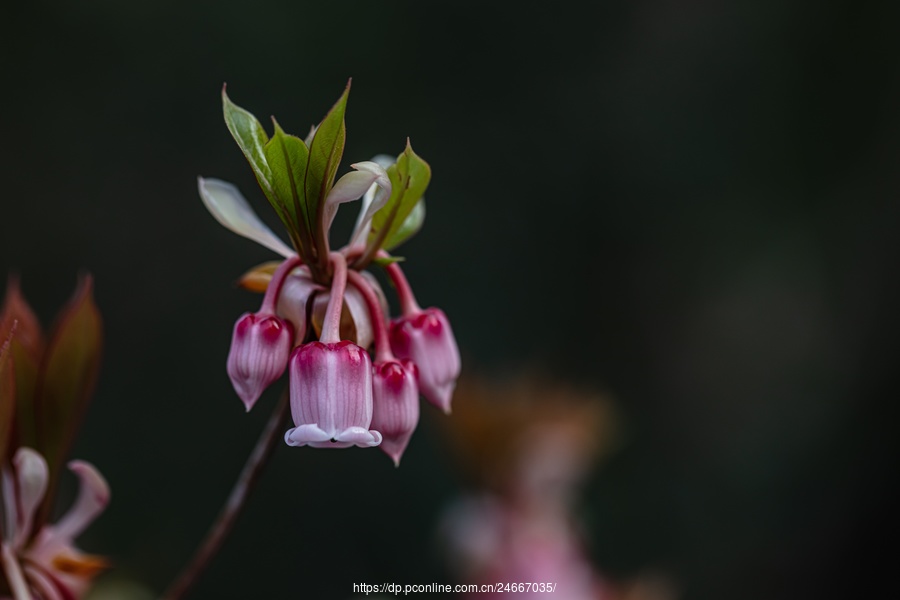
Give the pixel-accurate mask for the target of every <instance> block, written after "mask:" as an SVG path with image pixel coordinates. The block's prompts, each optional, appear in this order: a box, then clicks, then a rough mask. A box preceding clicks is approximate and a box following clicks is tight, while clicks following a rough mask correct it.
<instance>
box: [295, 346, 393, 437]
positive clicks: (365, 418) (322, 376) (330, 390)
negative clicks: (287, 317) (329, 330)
mask: <svg viewBox="0 0 900 600" xmlns="http://www.w3.org/2000/svg"><path fill="white" fill-rule="evenodd" d="M290 378H291V381H290V390H291V416H292V417H293V418H294V424H295V425H296V427H294V428H292V429H289V430H288V431H287V433H285V436H284V441H285V442H287V444H288V445H289V446H312V447H314V448H347V447H350V446H361V447H369V446H377V445H378V444H380V443H381V439H382V438H381V434H380V433H379V432H378V431H370V430H369V425H370V424H371V422H372V361H371V359H370V358H369V353H368V352H366V351H365V350H363V349H362V348H360V347H359V346H357V345H356V344H354V343H353V342H351V341H348V340H344V341H341V342H337V343H322V342H310V343H308V344H304V345H302V346H300V347H298V348H297V349H295V350H294V352H293V354H292V355H291V361H290Z"/></svg>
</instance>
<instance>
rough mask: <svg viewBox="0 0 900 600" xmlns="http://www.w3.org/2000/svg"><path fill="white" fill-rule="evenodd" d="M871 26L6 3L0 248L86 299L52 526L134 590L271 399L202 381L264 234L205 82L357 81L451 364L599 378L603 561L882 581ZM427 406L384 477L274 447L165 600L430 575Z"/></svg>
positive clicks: (891, 347) (211, 373) (887, 342)
mask: <svg viewBox="0 0 900 600" xmlns="http://www.w3.org/2000/svg"><path fill="white" fill-rule="evenodd" d="M898 17H900V14H898V9H897V4H896V3H889V2H883V3H880V4H879V3H870V2H869V3H867V2H851V1H846V2H829V1H824V2H811V1H810V2H800V1H788V2H752V1H749V0H748V1H739V2H712V1H709V0H706V1H704V0H701V1H695V2H683V1H676V0H667V1H655V2H651V1H631V2H626V1H617V2H598V3H583V5H582V6H580V7H578V8H575V7H572V6H570V5H569V4H567V3H537V2H517V3H500V4H497V3H488V2H477V3H476V2H473V3H465V2H463V3H460V2H439V1H435V2H399V1H398V2H340V3H338V2H319V3H310V2H306V1H281V2H277V1H274V0H261V1H258V2H255V3H249V2H248V3H238V2H223V1H211V0H208V1H203V2H174V1H156V2H112V1H110V0H106V1H88V2H79V3H73V2H41V1H37V2H30V3H15V4H14V5H12V6H10V7H7V8H5V9H4V15H3V17H2V20H0V76H2V80H0V81H2V83H0V85H2V93H0V136H2V138H0V139H2V142H0V203H2V211H0V224H2V226H0V267H2V269H3V270H4V271H8V270H14V271H16V272H18V273H20V274H21V278H22V283H23V287H24V291H25V293H26V295H27V296H28V298H29V299H30V300H31V301H32V303H33V304H34V306H35V307H36V309H37V310H38V312H39V314H40V315H41V317H42V318H44V319H45V320H49V319H50V318H51V316H52V314H53V313H54V311H55V309H56V307H57V306H58V305H60V304H62V302H63V301H64V300H65V299H66V298H67V296H68V294H69V293H70V291H71V289H72V288H73V287H74V284H75V280H76V275H77V273H78V272H79V271H81V270H89V271H90V272H92V273H93V274H94V276H95V278H96V296H97V302H98V303H99V305H100V308H101V310H102V312H103V314H104V317H105V321H106V355H105V360H104V366H103V371H102V375H101V380H100V384H99V388H98V390H97V394H96V398H95V401H94V403H93V405H92V407H91V410H90V412H89V414H88V417H87V420H86V423H85V426H84V429H83V431H82V436H81V438H80V440H79V442H78V444H77V447H76V448H75V452H74V454H75V455H76V456H78V457H81V458H84V459H87V460H90V461H92V462H94V463H95V464H96V465H97V466H98V467H99V468H100V469H101V470H102V471H103V472H104V473H105V475H106V476H107V477H108V479H109V481H110V483H111V485H112V487H113V493H114V496H113V503H112V504H111V505H110V507H109V509H108V511H107V512H106V513H105V514H104V515H103V516H102V517H101V518H100V519H99V520H98V521H97V522H96V523H95V525H94V526H93V527H92V528H91V529H90V530H89V531H88V532H87V533H86V534H85V535H84V536H83V537H82V538H81V542H82V546H83V547H85V548H86V549H89V550H91V551H96V552H102V553H107V554H110V555H112V556H113V558H114V560H115V562H116V564H117V565H118V567H119V573H121V574H125V575H128V576H130V577H133V578H135V579H137V580H139V581H142V582H144V583H146V584H148V585H150V586H151V587H153V588H156V589H161V588H162V587H163V586H164V585H165V583H166V582H167V581H168V580H169V579H170V578H171V577H172V576H174V574H175V573H176V571H177V570H178V568H179V566H180V565H181V564H182V563H183V561H185V559H186V558H187V556H188V555H189V553H190V552H191V550H192V548H193V547H194V545H195V544H196V543H197V541H198V539H199V537H200V536H201V535H202V534H203V532H204V531H205V530H206V528H207V526H208V524H209V522H210V520H211V519H212V517H213V515H214V513H215V512H216V511H217V510H218V507H219V505H220V502H221V500H222V499H223V498H224V496H225V494H226V493H227V490H228V489H229V486H230V483H231V481H232V480H233V478H234V476H235V475H236V474H237V471H238V470H239V468H240V464H241V461H242V457H243V456H245V455H246V453H247V452H248V450H249V448H250V447H251V446H252V445H253V443H254V440H255V437H256V435H257V432H258V430H259V429H260V427H261V426H262V423H263V422H264V420H265V417H266V414H265V413H266V411H267V410H268V409H269V408H270V407H271V405H272V403H273V401H274V400H275V395H276V392H275V391H272V392H271V393H270V394H269V395H267V396H266V397H265V398H264V399H263V400H262V401H261V403H260V405H258V408H257V410H255V411H253V412H252V413H251V414H250V415H245V414H244V413H243V409H242V406H241V403H240V402H239V401H238V400H237V398H236V397H235V395H234V393H233V392H232V391H231V390H230V389H229V383H228V380H227V377H226V375H225V370H224V361H225V356H226V353H227V349H228V343H229V339H230V335H231V327H232V323H233V321H234V319H235V318H236V317H237V316H238V315H239V314H240V313H242V312H243V311H245V310H252V309H254V308H255V306H256V303H257V302H258V298H257V297H255V296H252V295H250V294H248V293H246V292H242V291H239V290H236V289H235V288H234V287H233V282H234V280H235V278H236V277H237V276H238V275H239V274H240V273H241V272H243V271H244V269H246V268H248V267H250V266H252V265H254V264H256V263H258V262H261V261H263V260H268V259H270V258H272V255H271V254H270V253H269V252H268V251H266V250H265V249H263V248H261V247H258V246H255V245H254V244H252V243H251V242H248V241H246V240H243V239H241V238H238V237H237V236H235V235H233V234H231V233H230V232H228V231H226V230H224V229H223V228H221V227H220V226H219V225H218V224H216V223H215V222H214V221H213V219H212V218H211V217H210V216H209V215H208V214H207V213H206V212H205V210H204V208H203V207H202V205H201V203H200V201H199V198H198V196H197V192H196V177H197V176H198V175H203V176H209V177H220V178H223V179H227V180H229V181H232V182H235V183H236V184H237V185H238V186H239V187H240V188H241V189H242V190H244V192H245V194H246V195H247V196H248V198H250V199H251V202H253V203H254V205H255V206H256V207H257V208H258V209H259V211H260V213H261V214H262V215H263V217H264V219H265V220H266V221H267V222H269V223H270V224H272V225H273V226H274V225H275V224H276V223H275V219H274V218H273V215H272V214H271V213H269V212H266V211H265V206H264V201H263V197H262V195H261V193H259V192H258V190H257V189H256V188H255V183H254V181H253V178H252V174H251V171H250V169H249V167H248V166H247V165H246V163H245V162H244V160H243V157H242V156H241V154H240V152H239V150H238V149H237V147H236V145H235V144H234V143H233V142H232V140H231V139H230V137H229V134H228V132H227V130H226V128H225V125H224V123H223V121H222V116H221V108H220V97H219V91H220V89H221V86H222V83H223V82H227V83H228V90H229V94H230V95H231V97H232V99H233V100H234V101H235V102H237V103H238V104H240V105H242V106H244V107H246V108H248V109H250V110H251V111H253V112H254V113H256V114H257V115H258V116H259V117H260V118H261V119H265V118H266V117H267V116H268V115H270V114H273V115H276V116H277V117H278V119H279V122H280V123H281V124H282V126H283V127H284V128H285V129H286V130H288V131H292V132H295V133H299V134H301V135H302V134H305V132H306V131H307V130H308V128H309V126H310V125H311V124H312V123H313V122H317V121H318V120H319V119H320V118H321V117H322V116H323V115H324V113H325V111H326V110H327V109H328V108H329V106H330V105H331V104H332V103H333V102H334V100H335V99H336V98H337V97H338V95H339V94H340V92H341V90H342V89H343V86H344V84H345V83H346V81H347V78H348V77H352V78H353V88H352V92H351V94H350V100H349V104H348V111H347V128H348V138H347V147H346V152H345V158H346V159H347V160H346V162H345V163H344V166H343V167H342V169H341V172H343V171H345V170H346V169H347V166H346V165H348V164H349V162H352V161H355V160H364V159H368V158H369V157H370V156H371V155H373V154H375V153H379V152H392V153H396V152H399V151H400V150H402V148H403V144H404V143H405V139H406V137H407V136H409V137H410V138H411V139H412V142H413V144H414V147H415V149H416V151H417V152H418V153H419V154H420V155H422V156H423V157H425V158H426V159H427V160H428V161H429V162H430V163H431V165H432V168H433V173H434V175H433V179H432V183H431V186H430V188H429V190H428V194H427V197H428V200H429V203H428V211H429V212H428V218H427V220H426V224H425V227H424V229H423V230H422V231H421V232H420V234H419V235H418V236H417V237H416V238H414V239H413V240H412V241H410V242H409V243H408V244H407V245H406V246H404V248H403V251H404V254H406V255H407V257H408V261H407V262H406V264H405V268H406V270H407V273H408V275H409V277H410V279H411V281H412V283H413V285H414V286H415V289H416V291H417V294H418V296H419V298H420V300H421V301H422V303H423V304H426V305H431V304H436V305H439V306H441V307H442V308H444V309H445V311H446V312H447V313H448V315H449V316H450V318H451V319H452V322H453V325H454V328H455V330H456V334H457V338H458V341H459V344H460V346H461V348H462V349H463V352H464V354H465V355H466V363H465V365H466V369H470V370H471V371H473V372H480V373H487V374H491V373H496V372H508V371H511V370H513V371H514V370H515V369H517V368H519V366H520V365H531V364H534V363H539V364H541V365H542V366H543V367H544V368H546V369H547V370H548V371H550V372H551V373H553V374H554V375H556V376H559V377H561V378H565V379H567V380H571V381H575V382H578V383H579V384H584V385H588V386H593V387H595V388H597V389H600V390H606V391H608V392H609V393H611V394H612V395H613V397H614V398H615V399H616V402H617V405H618V406H619V408H620V409H621V411H622V413H623V415H624V418H625V426H624V435H623V442H622V443H621V445H620V446H619V447H618V449H617V451H616V452H615V453H614V454H613V455H612V456H610V457H609V458H608V460H606V461H605V462H604V463H603V464H602V465H601V466H600V468H598V470H597V472H596V473H595V477H594V478H593V480H592V482H591V485H590V488H589V492H588V494H587V495H586V497H585V512H586V514H587V515H588V516H589V518H590V522H591V524H592V529H591V532H592V536H593V537H592V541H593V550H594V558H595V560H596V561H597V565H598V568H600V569H602V570H603V571H604V572H606V573H608V574H609V575H610V576H611V577H627V576H630V575H632V574H634V573H636V572H638V571H640V570H641V569H643V568H645V567H658V568H661V569H664V570H665V571H667V572H669V573H671V574H672V575H673V577H674V578H675V580H676V581H677V582H678V584H679V588H680V590H681V591H682V593H683V595H682V597H683V598H684V599H685V600H707V599H708V600H718V599H722V598H729V599H737V600H741V599H744V598H746V599H757V598H766V599H769V600H780V599H785V600H787V599H795V598H847V597H886V595H887V593H888V590H894V589H895V587H896V583H895V580H894V578H893V574H892V571H893V570H894V569H895V568H896V558H897V551H896V545H897V544H896V540H897V534H898V533H900V532H898V527H897V525H898V521H897V517H896V507H897V505H898V503H897V499H898V498H897V494H896V491H895V489H894V488H895V485H894V482H895V479H896V477H897V473H898V469H897V467H898V452H897V451H898V445H900V442H898V439H900V436H897V434H896V422H897V417H898V409H897V382H898V377H897V374H896V373H897V359H898V356H900V353H898V352H897V334H898V332H900V328H898V318H897V309H898V300H900V297H898V285H897V279H898V265H900V260H898V259H900V235H898V234H900V230H898V225H900V203H898V192H900V177H898V164H900V152H898V150H900V119H898V114H900V110H898V106H900V103H898V100H900V64H898V58H900V43H898V40H900V37H898V36H897V33H896V32H897V29H898V25H900V20H898ZM350 212H352V211H345V213H342V216H344V219H343V220H342V221H340V223H344V224H346V223H347V222H348V219H349V218H350V217H349V216H348V215H349V214H350ZM340 223H339V224H340ZM426 417H427V418H426V419H425V422H424V423H423V424H422V426H421V427H420V430H419V431H418V432H417V433H416V436H415V437H414V438H413V442H412V444H411V447H410V449H409V451H408V453H407V456H406V458H405V459H404V465H403V467H402V468H401V469H399V470H395V469H394V468H393V467H392V466H391V465H390V463H389V461H387V460H386V459H385V458H384V456H382V455H381V454H380V453H378V452H364V451H359V450H352V451H345V452H321V451H313V450H309V449H300V450H290V449H288V448H286V447H279V449H278V451H277V453H276V456H275V459H274V462H273V463H272V465H271V468H270V470H268V471H267V472H266V474H265V476H264V478H263V480H262V482H261V484H260V487H259V490H258V493H257V495H255V496H254V497H253V499H252V502H251V503H250V505H249V507H248V510H247V513H246V514H245V515H244V518H243V519H242V520H241V521H240V522H239V523H238V526H237V529H236V531H235V533H234V536H233V538H232V539H231V540H230V541H229V543H228V545H227V546H226V547H225V549H224V551H223V552H222V554H221V556H220V559H219V560H218V561H216V563H215V564H214V565H213V567H212V569H211V570H210V571H209V573H208V576H207V577H205V578H204V579H203V581H202V583H201V585H200V586H199V587H198V588H197V593H196V597H197V598H216V599H225V598H275V597H291V598H293V597H296V598H299V597H305V598H348V597H349V596H350V592H351V589H352V583H353V582H354V581H379V582H380V581H385V580H387V581H398V582H402V583H426V582H434V581H437V582H447V581H449V575H448V573H447V572H446V570H445V565H444V564H443V563H442V562H441V561H440V559H439V555H438V554H437V553H436V552H435V551H434V539H433V538H434V531H433V529H434V523H435V519H436V518H437V516H438V514H439V513H440V511H441V510H442V508H443V507H444V506H445V503H446V502H447V501H448V500H449V499H450V498H452V497H453V496H454V495H455V494H456V493H457V492H458V491H459V490H460V489H461V486H463V484H464V480H463V478H462V477H461V476H460V474H459V473H457V472H456V471H455V470H454V469H453V461H452V460H451V459H450V458H449V457H448V456H447V451H446V448H445V447H444V445H443V444H442V443H441V439H440V437H439V436H437V434H436V432H437V430H436V429H435V419H436V417H435V415H434V414H433V413H428V414H426ZM881 543H883V544H884V545H881Z"/></svg>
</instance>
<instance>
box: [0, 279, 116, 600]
mask: <svg viewBox="0 0 900 600" xmlns="http://www.w3.org/2000/svg"><path fill="white" fill-rule="evenodd" d="M91 287H92V286H91V280H90V278H84V279H83V280H82V281H81V283H80V285H79V286H78V289H77V290H76V292H75V295H74V297H73V298H72V300H71V302H70V303H69V305H68V306H67V307H66V308H65V309H64V310H63V311H62V313H61V314H60V316H59V318H58V320H57V323H56V326H55V327H54V328H53V330H52V331H51V333H50V335H49V336H47V338H46V339H45V336H44V332H43V331H42V329H41V326H40V324H39V322H38V320H37V318H36V317H35V315H34V313H33V311H32V310H31V308H30V307H29V306H28V304H27V303H26V302H25V300H24V298H23V297H22V295H21V293H20V291H19V286H18V282H17V281H16V280H15V279H11V281H10V283H9V285H8V286H7V290H6V300H5V302H4V304H3V307H2V310H0V476H2V479H0V488H2V496H3V501H2V511H3V516H4V517H5V518H4V519H3V520H2V527H0V531H2V541H0V562H2V569H0V600H8V599H10V598H14V599H15V600H31V599H32V598H41V599H42V600H62V599H64V598H70V599H77V598H82V597H83V596H84V594H85V593H86V592H87V590H88V587H89V586H90V583H91V581H92V579H93V578H94V576H95V575H97V574H98V573H100V572H101V571H103V570H104V569H105V568H106V566H107V563H106V560H105V559H103V558H102V557H98V556H92V555H88V554H85V553H83V552H81V551H80V550H79V549H78V548H76V547H75V543H74V540H75V538H76V537H77V536H78V535H79V534H80V533H81V532H82V531H83V530H84V529H85V528H86V527H87V526H88V525H89V524H90V523H91V522H92V521H93V520H94V519H95V518H96V517H97V515H99V514H100V512H102V511H103V509H104V508H105V507H106V504H107V503H108V502H109V488H108V486H107V484H106V481H105V480H104V479H103V476H102V475H100V473H99V472H98V471H97V470H96V469H95V468H94V467H93V466H91V465H90V464H88V463H86V462H83V461H78V460H73V461H70V462H69V463H68V467H69V469H70V470H71V471H72V472H73V473H74V474H75V475H76V476H77V477H78V478H79V480H80V483H81V485H80V488H79V492H78V496H77V498H76V499H75V503H74V505H73V506H72V508H70V509H69V511H68V512H67V513H66V514H64V515H63V516H62V517H61V518H60V519H59V520H58V521H57V522H56V523H54V524H50V523H49V517H50V512H51V509H52V507H53V502H54V501H55V498H56V488H57V484H58V481H59V478H60V476H61V475H62V465H63V462H64V460H65V456H66V454H67V453H68V450H69V446H70V445H71V443H72V441H73V440H74V436H75V433H76V430H77V428H78V426H79V423H80V420H81V414H82V413H83V412H84V410H85V408H86V406H87V402H88V401H89V399H90V395H91V393H92V391H93V387H94V381H95V379H96V375H97V370H98V367H99V359H100V349H101V320H100V315H99V313H98V311H97V308H96V306H95V305H94V302H93V298H92V293H91Z"/></svg>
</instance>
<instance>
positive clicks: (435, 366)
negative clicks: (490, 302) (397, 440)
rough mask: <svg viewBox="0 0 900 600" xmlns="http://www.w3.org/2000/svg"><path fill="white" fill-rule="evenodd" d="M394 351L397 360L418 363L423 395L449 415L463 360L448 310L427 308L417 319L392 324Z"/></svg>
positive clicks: (396, 320)
mask: <svg viewBox="0 0 900 600" xmlns="http://www.w3.org/2000/svg"><path fill="white" fill-rule="evenodd" d="M391 350H393V352H394V354H395V355H396V356H397V358H405V359H409V360H411V361H413V362H414V363H415V364H416V367H418V369H419V389H421V390H422V395H423V396H425V399H426V400H428V401H429V402H431V403H432V404H434V405H435V406H437V407H438V408H440V409H441V410H443V411H444V412H446V413H449V412H450V400H451V399H452V397H453V390H454V388H455V387H456V378H457V377H459V371H460V359H459V348H458V347H457V346H456V339H455V338H454V337H453V330H451V329H450V322H449V321H448V320H447V316H446V315H445V314H444V311H442V310H441V309H439V308H427V309H425V310H423V311H422V312H420V313H418V314H417V315H415V316H412V317H401V318H399V319H395V320H394V321H393V322H391Z"/></svg>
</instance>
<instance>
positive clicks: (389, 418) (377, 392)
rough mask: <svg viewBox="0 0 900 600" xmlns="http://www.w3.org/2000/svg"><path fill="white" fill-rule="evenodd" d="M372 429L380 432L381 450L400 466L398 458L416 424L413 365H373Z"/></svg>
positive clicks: (395, 363)
mask: <svg viewBox="0 0 900 600" xmlns="http://www.w3.org/2000/svg"><path fill="white" fill-rule="evenodd" d="M372 391H373V394H374V398H373V399H374V407H373V412H372V427H373V428H374V429H377V430H378V431H380V432H381V434H382V435H383V436H384V441H382V442H381V449H382V450H383V451H384V453H385V454H387V455H388V456H390V457H391V459H392V460H393V461H394V465H397V466H399V465H400V457H401V456H403V451H404V450H406V445H407V444H409V438H410V437H412V434H413V431H415V429H416V425H418V424H419V387H418V386H417V385H416V365H415V364H413V363H412V362H410V361H408V360H404V361H399V360H388V361H385V362H379V363H376V364H375V366H374V368H373V370H372Z"/></svg>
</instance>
